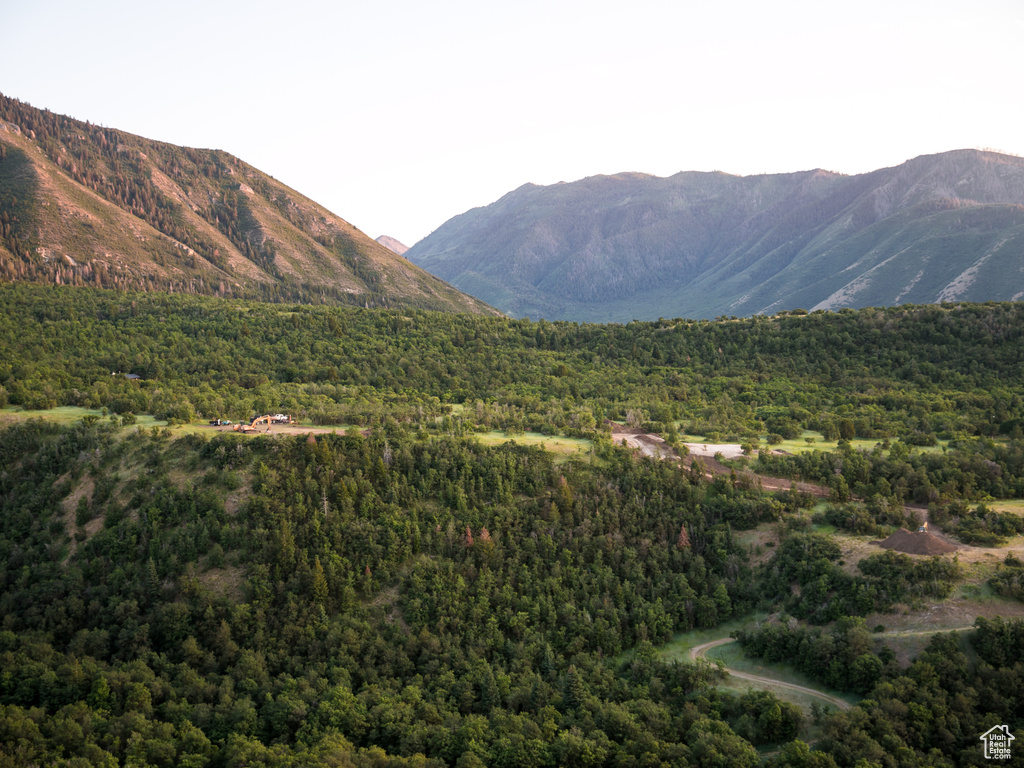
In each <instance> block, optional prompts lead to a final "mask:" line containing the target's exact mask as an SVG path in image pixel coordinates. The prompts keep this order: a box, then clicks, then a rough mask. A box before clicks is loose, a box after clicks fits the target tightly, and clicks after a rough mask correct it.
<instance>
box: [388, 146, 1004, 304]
mask: <svg viewBox="0 0 1024 768" xmlns="http://www.w3.org/2000/svg"><path fill="white" fill-rule="evenodd" d="M1022 254H1024V159H1022V158H1018V157H1010V156H1005V155H999V154H996V153H992V152H980V151H974V150H961V151H955V152H947V153H943V154H939V155H929V156H922V157H918V158H915V159H913V160H910V161H908V162H906V163H904V164H902V165H900V166H897V167H895V168H886V169H882V170H878V171H874V172H871V173H867V174H861V175H856V176H844V175H841V174H837V173H830V172H827V171H822V170H814V171H805V172H800V173H790V174H774V175H763V176H745V177H741V176H731V175H728V174H725V173H694V172H688V173H679V174H676V175H675V176H672V177H669V178H658V177H654V176H647V175H644V174H619V175H615V176H596V177H591V178H587V179H583V180H582V181H577V182H573V183H570V184H565V183H562V184H556V185H552V186H547V187H540V186H535V185H532V184H527V185H524V186H522V187H520V188H519V189H517V190H515V191H513V192H510V193H508V194H507V195H505V196H504V197H502V198H501V199H500V200H498V201H497V202H495V203H493V204H491V205H488V206H486V207H482V208H476V209H473V210H471V211H468V212H466V213H464V214H462V215H461V216H457V217H455V218H453V219H451V220H449V221H448V222H446V223H445V224H443V225H442V226H441V227H439V228H438V229H437V230H436V231H435V232H434V233H433V234H431V235H430V236H428V237H427V238H425V239H424V240H422V241H420V242H419V243H417V244H416V245H414V246H413V247H412V248H410V250H409V251H408V252H407V253H406V257H407V258H408V259H409V260H411V261H413V262H414V263H416V264H419V265H421V266H423V267H424V268H426V269H428V270H430V271H431V272H433V273H434V274H436V275H439V276H441V277H442V278H444V279H445V280H448V281H449V282H451V283H452V284H453V285H456V286H457V287H459V288H460V289H462V290H464V291H467V292H468V293H471V294H473V295H474V296H477V297H479V298H480V299H482V300H484V301H487V302H488V303H490V304H492V305H493V306H496V307H498V308H499V309H502V310H503V311H505V312H507V313H509V314H511V315H513V316H530V317H538V316H542V317H546V318H551V319H570V320H583V321H619V322H621V321H628V320H631V319H634V318H637V319H654V318H657V317H698V318H701V317H703V318H710V317H716V316H720V315H739V316H747V315H752V314H755V313H768V314H771V313H772V312H774V311H777V310H780V309H792V308H796V307H802V308H806V309H817V308H823V309H837V308H840V307H864V306H883V305H893V304H903V303H918V304H925V303H935V302H942V301H950V300H967V301H988V300H1017V299H1019V298H1021V296H1024V271H1022V270H1021V268H1020V261H1021V256H1022Z"/></svg>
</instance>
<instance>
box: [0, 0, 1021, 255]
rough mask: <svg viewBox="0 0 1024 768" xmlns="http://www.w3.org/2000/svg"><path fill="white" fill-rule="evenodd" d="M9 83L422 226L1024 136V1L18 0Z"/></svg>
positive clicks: (335, 203) (7, 15) (11, 5)
mask: <svg viewBox="0 0 1024 768" xmlns="http://www.w3.org/2000/svg"><path fill="white" fill-rule="evenodd" d="M0 30H3V35H2V38H0V39H2V40H3V42H2V45H0V92H2V93H4V94H5V95H7V96H11V97H14V98H18V99H21V100H22V101H25V102H28V103H30V104H32V105H33V106H35V107H38V108H41V109H49V110H50V111H52V112H57V113H60V114H65V115H69V116H71V117H74V118H77V119H79V120H88V121H90V122H93V123H97V124H100V125H103V126H107V127H111V128H117V129H120V130H124V131H128V132H130V133H134V134H139V135H141V136H145V137H147V138H150V139H156V140H160V141H166V142H170V143H173V144H180V145H185V146H191V147H200V148H213V149H223V150H225V151H227V152H230V153H231V154H233V155H236V156H237V157H239V158H241V159H242V160H244V161H246V162H248V163H250V164H251V165H253V166H255V167H257V168H259V169H260V170H262V171H264V172H266V173H269V174H271V175H272V176H274V177H275V178H277V179H278V180H280V181H282V182H284V183H285V184H287V185H288V186H290V187H292V188H293V189H295V190H296V191H298V192H300V193H302V194H304V195H305V196H307V197H309V198H312V199H313V200H315V201H316V202H318V203H320V204H321V205H323V206H325V207H326V208H328V209H329V210H331V211H332V212H334V213H335V214H337V215H339V216H341V217H342V218H344V219H345V220H347V221H349V222H350V223H352V224H354V225H355V226H356V227H358V228H359V229H361V230H362V231H363V232H365V233H366V234H368V235H369V236H371V237H377V236H379V235H385V234H386V235H390V236H392V237H395V238H397V239H399V240H401V241H402V242H404V243H405V244H406V245H413V244H414V243H416V242H417V241H418V240H420V239H422V238H423V237H426V236H427V235H428V234H429V233H430V232H432V231H433V230H435V229H437V228H438V227H439V226H440V225H441V224H443V223H444V222H445V221H447V220H448V219H450V218H451V217H453V216H456V215H458V214H460V213H463V212H465V211H467V210H469V209H470V208H474V207H477V206H483V205H487V204H489V203H491V202H493V201H495V200H497V199H498V198H500V197H501V196H502V195H504V194H505V193H507V192H509V191H511V190H513V189H515V188H517V187H519V186H521V185H523V184H525V183H527V182H531V183H534V184H554V183H557V182H559V181H575V180H577V179H581V178H584V177H587V176H594V175H598V174H613V173H619V172H642V173H650V174H654V175H657V176H670V175H672V174H674V173H677V172H679V171H691V170H696V171H724V172H727V173H732V174H736V175H744V176H745V175H751V174H760V173H783V172H792V171H800V170H808V169H812V168H824V169H826V170H830V171H836V172H840V173H847V174H854V173H863V172H866V171H870V170H874V169H876V168H883V167H889V166H894V165H898V164H900V163H902V162H903V161H905V160H907V159H910V158H912V157H916V156H918V155H923V154H931V153H935V152H944V151H948V150H953V149H962V148H979V149H994V150H997V151H1002V152H1007V153H1011V154H1024V130H1022V127H1024V99H1021V98H1020V84H1021V82H1022V75H1024V57H1022V56H1021V54H1020V50H1021V48H1020V41H1021V40H1024V2H1021V0H976V2H973V3H964V2H962V0H958V1H957V2H947V0H881V1H876V0H860V2H857V3H827V2H821V0H814V1H813V2H802V1H793V0H775V1H773V0H716V2H709V0H701V1H700V2H691V1H690V0H676V1H675V2H668V1H662V0H630V2H629V3H625V2H623V0H615V1H614V2H605V0H586V1H585V2H577V1H576V0H518V2H516V3H514V4H513V3H507V2H506V3H494V2H487V0H466V1H465V2H463V1H462V0H434V2H424V0H415V1H412V0H374V2H365V1H364V2H359V3H356V2H350V1H349V0H340V1H338V2H314V1H312V0H289V2H284V1H283V0H282V1H279V2H263V1H262V0H246V1H245V2H238V1H236V0H204V1H203V2H197V1H196V0H177V2H174V3H145V2H143V3H140V2H122V1H121V0H92V2H88V3H84V2H81V0H76V1H75V2H69V1H66V0H33V1H32V2H25V1H24V0H0Z"/></svg>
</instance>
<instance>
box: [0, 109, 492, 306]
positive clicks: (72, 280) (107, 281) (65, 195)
mask: <svg viewBox="0 0 1024 768" xmlns="http://www.w3.org/2000/svg"><path fill="white" fill-rule="evenodd" d="M0 280H30V281H35V282H51V283H58V284H74V285H94V286H103V287H114V288H137V289H150V290H168V291H175V292H181V291H184V292H190V293H206V294H217V295H224V296H235V297H241V296H245V297H254V298H261V299H270V300H286V301H300V302H323V301H327V302H337V303H345V304H357V305H363V306H396V307H397V306H413V307H420V308H426V309H437V310H443V311H460V312H493V310H492V309H491V308H490V307H487V306H486V305H484V304H482V303H481V302H479V301H478V300H476V299H473V298H471V297H468V296H466V295H465V294H462V293H461V292H459V291H457V290H456V289H454V288H452V286H450V285H447V284H446V283H444V282H443V281H441V280H439V279H438V278H436V277H434V276H433V275H430V274H428V273H427V272H425V271H423V270H422V269H420V268H418V267H415V266H414V265H412V264H410V263H409V262H407V261H406V260H405V259H401V258H398V257H397V256H395V254H393V253H392V252H391V251H389V250H388V249H387V248H385V247H384V246H382V245H380V244H379V243H376V242H375V241H374V240H372V239H371V238H369V237H367V236H366V235H364V234H363V233H362V232H360V231H359V230H358V229H356V228H355V227H353V226H352V225H351V224H349V223H348V222H346V221H344V220H343V219H341V218H340V217H338V216H335V215H334V214H332V213H331V212H330V211H328V210H326V209H324V208H322V207H321V206H319V205H317V204H316V203H315V202H313V201H312V200H309V199H307V198H305V197H303V196H302V195H300V194H299V193H297V192H295V191H294V190H292V189H289V188H288V187H286V186H285V185H284V184H281V183H280V182H278V181H276V180H275V179H273V178H271V177H270V176H268V175H267V174H265V173H262V172H261V171H259V170H257V169H256V168H253V167H252V166H250V165H247V164H246V163H244V162H242V161H241V160H239V159H238V158H236V157H233V156H231V155H229V154H227V153H226V152H222V151H219V150H200V149H190V148H185V147H177V146H174V145H170V144H165V143H161V142H156V141H150V140H148V139H144V138H141V137H139V136H134V135H131V134H127V133H124V132H121V131H116V130H113V129H109V128H101V127H99V126H95V125H91V124H89V123H83V122H80V121H77V120H73V119H71V118H68V117H64V116H61V115H55V114H53V113H50V112H48V111H43V110H38V109H35V108H33V107H31V106H29V105H27V104H24V103H22V102H19V101H17V100H14V99H10V98H7V97H4V96H2V95H0Z"/></svg>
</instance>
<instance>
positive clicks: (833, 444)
mask: <svg viewBox="0 0 1024 768" xmlns="http://www.w3.org/2000/svg"><path fill="white" fill-rule="evenodd" d="M679 439H680V441H681V442H684V443H708V442H709V441H708V439H707V437H705V436H703V435H689V434H687V435H681V436H680V438H679ZM808 441H809V442H808ZM740 442H745V441H740ZM847 442H849V443H850V446H851V447H852V448H853V449H854V450H862V451H871V450H874V448H875V446H876V445H880V444H881V443H882V441H881V440H875V439H873V438H872V439H865V438H859V437H857V438H854V439H853V440H849V441H847ZM946 442H947V441H943V440H940V441H939V443H938V445H932V446H925V447H919V446H914V448H913V450H915V451H919V452H922V453H928V452H934V451H941V450H942V449H943V446H944V445H946ZM838 446H839V441H838V440H826V439H825V438H823V437H822V436H821V433H820V432H812V431H810V430H805V431H804V432H803V433H802V434H801V435H800V437H796V438H793V439H792V440H783V441H782V442H781V443H778V444H776V445H768V436H767V435H761V436H760V437H759V439H758V443H757V448H772V449H775V450H780V451H785V452H786V453H792V454H797V453H809V452H811V451H825V452H828V451H834V450H835V449H836V448H837V447H838ZM756 452H757V449H756V448H755V450H754V453H755V454H756Z"/></svg>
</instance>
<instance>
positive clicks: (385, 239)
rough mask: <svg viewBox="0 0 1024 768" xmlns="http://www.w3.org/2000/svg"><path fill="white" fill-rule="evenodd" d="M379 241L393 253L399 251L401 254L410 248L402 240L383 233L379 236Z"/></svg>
mask: <svg viewBox="0 0 1024 768" xmlns="http://www.w3.org/2000/svg"><path fill="white" fill-rule="evenodd" d="M377 242H378V243H380V244H381V245H383V246H384V247H385V248H387V249H388V250H389V251H391V252H392V253H397V254H398V255H399V256H401V255H402V254H403V253H405V252H406V251H408V250H409V246H408V245H405V244H403V243H402V242H401V241H400V240H395V238H393V237H389V236H388V235H381V236H380V237H378V238H377Z"/></svg>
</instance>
